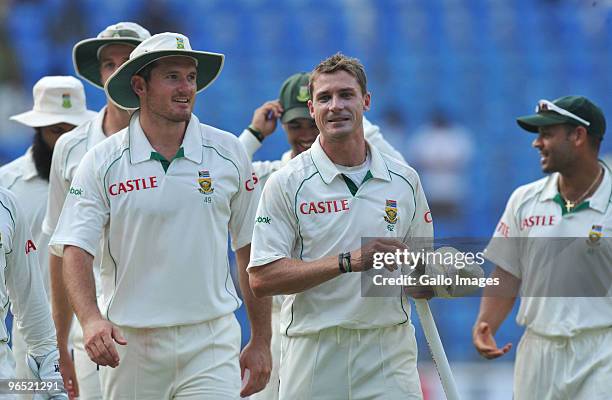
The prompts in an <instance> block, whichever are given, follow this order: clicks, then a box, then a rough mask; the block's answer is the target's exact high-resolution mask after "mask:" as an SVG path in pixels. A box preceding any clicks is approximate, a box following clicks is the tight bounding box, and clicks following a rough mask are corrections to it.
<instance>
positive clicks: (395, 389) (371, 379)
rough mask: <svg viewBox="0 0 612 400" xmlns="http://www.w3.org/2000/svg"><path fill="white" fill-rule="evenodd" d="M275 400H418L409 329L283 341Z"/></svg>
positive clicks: (333, 331) (331, 332) (331, 331)
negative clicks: (278, 393)
mask: <svg viewBox="0 0 612 400" xmlns="http://www.w3.org/2000/svg"><path fill="white" fill-rule="evenodd" d="M281 342H282V344H281V365H280V400H310V399H313V400H339V399H342V400H365V399H368V400H400V399H401V400H421V399H422V398H423V397H422V392H421V385H420V381H419V375H418V372H417V345H416V339H415V336H414V327H413V326H412V325H411V324H403V325H397V326H393V327H388V328H379V329H344V328H339V327H334V328H328V329H324V330H322V331H320V332H318V333H316V334H312V335H303V336H295V337H287V336H284V335H283V336H282V338H281Z"/></svg>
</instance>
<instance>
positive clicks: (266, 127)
mask: <svg viewBox="0 0 612 400" xmlns="http://www.w3.org/2000/svg"><path fill="white" fill-rule="evenodd" d="M283 111H284V110H283V107H282V106H281V104H280V102H279V101H278V100H272V101H266V102H265V103H264V104H263V105H262V106H261V107H259V108H258V109H256V110H255V112H254V113H253V119H252V120H251V127H252V128H253V129H255V130H256V131H257V132H259V133H261V134H262V135H263V137H267V136H269V135H271V134H272V132H274V130H275V129H276V120H277V119H278V118H280V117H281V115H282V114H283Z"/></svg>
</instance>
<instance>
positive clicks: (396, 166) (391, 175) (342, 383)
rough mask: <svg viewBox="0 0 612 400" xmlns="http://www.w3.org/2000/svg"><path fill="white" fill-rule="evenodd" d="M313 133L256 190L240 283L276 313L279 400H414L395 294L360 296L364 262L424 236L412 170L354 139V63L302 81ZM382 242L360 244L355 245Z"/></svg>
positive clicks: (403, 303) (363, 97)
mask: <svg viewBox="0 0 612 400" xmlns="http://www.w3.org/2000/svg"><path fill="white" fill-rule="evenodd" d="M309 92H310V93H311V96H312V98H311V99H310V100H309V101H308V107H309V111H310V115H311V117H312V118H313V119H314V120H315V122H316V125H317V127H318V129H319V132H320V135H319V136H318V139H317V140H315V141H314V143H313V144H312V147H310V149H309V150H306V151H304V152H303V153H301V154H300V155H298V156H296V157H294V158H293V159H291V160H290V161H289V162H287V164H286V165H285V166H284V167H283V168H281V169H279V170H278V171H277V172H275V173H274V174H272V176H270V178H269V180H268V182H267V183H266V185H265V187H264V190H263V195H262V198H261V201H260V202H259V207H258V210H257V220H256V224H255V230H254V233H253V246H252V253H251V263H250V265H249V269H248V272H249V276H250V283H251V288H252V290H253V292H254V293H255V295H257V296H270V295H279V294H283V295H287V297H286V299H285V301H284V302H283V304H282V309H281V317H280V319H281V334H282V337H281V348H282V351H281V362H280V394H279V398H280V399H292V400H296V399H297V400H299V399H346V398H371V399H382V398H385V399H406V398H410V399H420V398H422V394H421V388H420V383H419V378H418V373H417V369H416V357H417V355H416V351H417V347H416V340H415V336H414V327H413V326H412V324H411V323H410V307H409V305H408V303H407V299H406V298H405V296H404V295H403V294H402V291H401V290H400V289H399V288H398V290H397V294H396V295H393V296H390V297H362V296H361V274H360V273H356V272H362V271H364V270H366V269H369V268H371V267H372V255H373V253H374V252H379V251H394V250H395V249H399V248H405V247H404V245H403V243H402V241H403V240H404V238H407V237H420V238H431V237H432V236H433V226H432V223H431V219H429V218H427V217H428V215H429V208H428V206H427V201H426V199H425V195H424V193H423V190H422V187H421V183H420V181H419V178H418V175H417V173H416V172H415V171H414V170H413V169H412V168H410V167H408V166H407V165H405V164H404V163H402V162H401V161H399V160H396V159H394V158H392V157H389V156H388V155H386V154H384V153H382V152H381V151H379V150H378V149H377V148H376V147H375V146H372V145H371V144H370V143H368V142H367V141H366V140H365V139H364V132H363V129H364V128H363V112H364V111H366V110H368V109H369V107H370V94H369V93H368V91H367V87H366V75H365V71H364V68H363V66H362V65H361V63H360V62H359V61H358V60H356V59H353V58H348V57H346V56H344V55H341V54H336V55H334V56H332V57H330V58H328V59H327V60H325V61H323V62H321V63H320V64H319V65H318V66H317V67H316V68H315V70H314V71H313V73H312V74H311V76H310V84H309ZM366 236H369V237H382V238H384V239H377V240H374V241H373V242H371V243H369V244H368V245H366V246H364V247H363V248H360V247H361V239H362V237H366Z"/></svg>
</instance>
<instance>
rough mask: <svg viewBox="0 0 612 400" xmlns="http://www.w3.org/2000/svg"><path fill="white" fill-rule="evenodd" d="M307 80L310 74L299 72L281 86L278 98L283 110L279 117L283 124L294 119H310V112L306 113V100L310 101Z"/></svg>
mask: <svg viewBox="0 0 612 400" xmlns="http://www.w3.org/2000/svg"><path fill="white" fill-rule="evenodd" d="M309 78H310V74H308V73H306V72H300V73H298V74H295V75H291V76H290V77H289V78H287V80H286V81H285V82H284V83H283V86H281V90H280V95H279V96H278V97H279V99H280V103H281V106H282V107H283V110H284V111H283V115H282V116H281V122H282V123H283V124H286V123H287V122H289V121H291V120H294V119H296V118H308V119H312V117H311V116H310V111H308V100H310V93H309V91H308V79H309Z"/></svg>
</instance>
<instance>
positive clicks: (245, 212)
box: [229, 148, 261, 251]
mask: <svg viewBox="0 0 612 400" xmlns="http://www.w3.org/2000/svg"><path fill="white" fill-rule="evenodd" d="M238 153H239V154H238V157H237V163H236V167H237V168H238V172H239V177H240V178H239V179H240V182H239V188H238V192H237V193H236V194H235V195H234V197H233V198H232V200H231V202H230V210H231V216H230V221H229V231H230V236H231V239H232V250H234V251H236V250H238V249H240V248H242V247H244V246H246V245H248V244H249V243H251V238H252V235H253V224H254V221H255V212H256V211H257V201H258V200H259V196H260V190H261V187H260V186H261V185H259V178H258V177H257V175H256V174H255V172H253V167H252V165H251V162H250V160H249V159H248V157H247V155H246V153H245V151H244V150H243V149H242V148H239V151H238Z"/></svg>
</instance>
